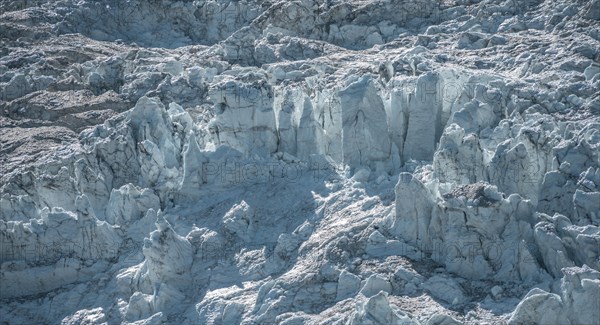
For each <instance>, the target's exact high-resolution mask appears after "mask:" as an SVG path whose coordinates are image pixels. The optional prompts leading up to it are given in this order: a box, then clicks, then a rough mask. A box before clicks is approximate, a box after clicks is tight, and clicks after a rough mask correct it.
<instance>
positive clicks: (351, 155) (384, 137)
mask: <svg viewBox="0 0 600 325" xmlns="http://www.w3.org/2000/svg"><path fill="white" fill-rule="evenodd" d="M340 103H341V108H342V150H343V161H344V163H345V164H347V165H349V166H350V167H358V166H369V167H374V166H370V165H372V164H373V162H377V161H385V160H387V159H388V158H389V157H390V149H391V147H390V139H389V134H388V126H387V115H386V113H385V108H384V106H383V101H382V100H381V97H380V96H379V94H377V90H376V88H375V86H374V85H373V83H372V81H371V78H370V77H369V76H365V77H362V78H360V79H359V80H358V81H356V82H354V83H352V84H350V85H349V86H348V87H346V88H345V89H343V90H342V91H341V92H340Z"/></svg>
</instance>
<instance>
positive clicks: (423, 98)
mask: <svg viewBox="0 0 600 325" xmlns="http://www.w3.org/2000/svg"><path fill="white" fill-rule="evenodd" d="M438 82H439V76H438V74H436V73H431V72H429V73H427V74H425V75H423V76H421V77H419V79H418V80H417V89H416V91H415V94H414V95H412V96H410V98H409V103H408V104H409V108H408V131H407V134H406V140H405V141H404V149H403V152H402V158H403V160H405V161H406V160H410V159H415V160H431V159H432V158H433V153H434V152H435V140H436V139H435V135H436V129H437V126H438V124H439V121H440V115H441V111H442V101H441V98H440V96H441V94H440V93H439V87H438Z"/></svg>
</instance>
